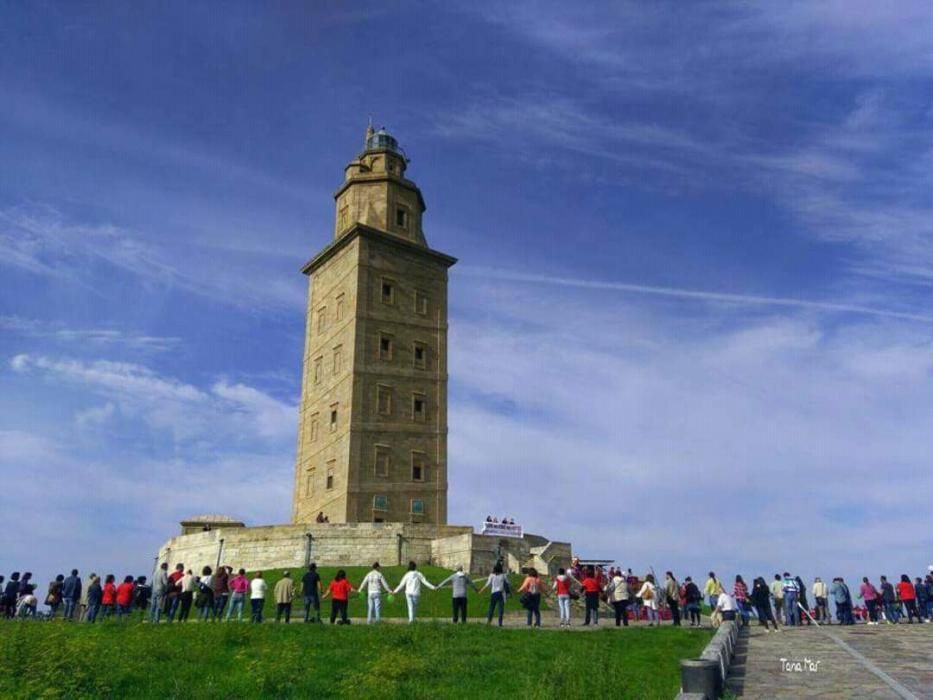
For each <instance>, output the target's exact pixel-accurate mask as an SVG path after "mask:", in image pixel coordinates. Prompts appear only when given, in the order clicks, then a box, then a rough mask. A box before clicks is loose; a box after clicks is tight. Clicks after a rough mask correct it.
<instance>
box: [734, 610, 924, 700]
mask: <svg viewBox="0 0 933 700" xmlns="http://www.w3.org/2000/svg"><path fill="white" fill-rule="evenodd" d="M736 651H737V653H736V658H735V662H734V663H733V665H732V668H730V669H729V677H728V678H727V679H726V687H727V689H728V690H729V691H731V692H732V693H734V694H735V695H737V696H739V697H742V698H755V699H756V700H764V699H765V698H768V699H770V698H895V699H896V698H903V699H905V700H911V699H914V698H933V624H929V625H926V624H913V625H907V624H898V625H878V626H872V627H869V626H867V625H855V626H848V627H840V626H835V625H833V626H830V627H823V628H820V629H817V628H816V627H792V628H786V627H782V628H781V631H780V632H770V633H767V634H766V633H765V632H764V630H763V629H761V628H759V627H757V626H753V627H751V628H749V632H748V634H747V635H745V634H743V635H742V636H741V637H740V640H739V644H738V646H737V650H736ZM782 660H783V661H782Z"/></svg>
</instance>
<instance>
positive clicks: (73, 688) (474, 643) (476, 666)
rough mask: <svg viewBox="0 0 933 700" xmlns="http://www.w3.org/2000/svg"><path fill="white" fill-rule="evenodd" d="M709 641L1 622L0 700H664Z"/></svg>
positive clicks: (705, 634)
mask: <svg viewBox="0 0 933 700" xmlns="http://www.w3.org/2000/svg"><path fill="white" fill-rule="evenodd" d="M711 634H712V632H711V631H709V630H692V629H689V628H686V629H685V628H674V627H661V628H629V629H622V630H617V629H601V630H598V631H592V632H574V631H566V630H564V631H560V630H530V629H525V628H504V629H499V628H497V627H487V626H486V625H465V626H459V627H455V626H454V625H450V624H441V623H430V622H425V623H422V624H418V625H414V626H409V625H395V624H384V625H381V626H378V627H367V626H365V625H351V626H349V627H341V626H331V625H304V624H300V625H295V624H292V625H287V626H286V625H274V624H268V625H247V624H243V625H234V624H231V625H223V624H188V625H157V626H156V625H141V624H123V625H120V624H116V623H112V622H107V623H105V624H98V625H87V624H80V625H78V624H64V623H62V622H56V623H51V624H50V623H44V622H29V621H11V622H5V621H4V622H0V658H3V659H5V660H6V661H7V662H8V663H6V664H5V667H6V668H5V670H4V672H3V673H2V674H0V697H3V698H122V697H134V698H149V697H160V698H185V699H186V700H187V699H192V698H193V699H197V698H231V697H234V698H290V697H295V698H299V697H300V698H306V697H323V698H353V699H354V700H358V699H359V698H365V697H378V698H380V699H382V698H406V699H407V698H432V699H433V698H458V699H462V698H464V697H476V698H478V697H490V696H493V695H496V696H500V697H505V696H510V697H515V698H523V699H524V698H561V699H562V700H564V699H566V698H577V697H583V696H586V697H600V696H606V697H609V696H611V697H617V698H639V699H642V698H665V700H666V699H667V698H671V697H673V696H674V695H675V694H676V692H677V689H678V687H679V685H680V675H679V667H678V660H679V659H681V658H686V657H695V656H696V655H698V654H699V652H700V651H701V649H702V648H703V646H704V645H705V644H706V643H707V642H708V640H709V637H710V635H711Z"/></svg>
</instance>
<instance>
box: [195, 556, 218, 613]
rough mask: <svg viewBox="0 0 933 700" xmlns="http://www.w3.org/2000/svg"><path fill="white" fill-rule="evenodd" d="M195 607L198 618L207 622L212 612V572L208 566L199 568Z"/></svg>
mask: <svg viewBox="0 0 933 700" xmlns="http://www.w3.org/2000/svg"><path fill="white" fill-rule="evenodd" d="M195 607H197V609H198V619H199V620H201V621H202V622H208V621H209V620H210V619H211V616H212V615H213V614H214V572H213V571H212V570H211V567H209V566H205V567H204V568H203V569H201V578H200V579H198V593H197V598H196V600H195Z"/></svg>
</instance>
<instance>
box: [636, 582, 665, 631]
mask: <svg viewBox="0 0 933 700" xmlns="http://www.w3.org/2000/svg"><path fill="white" fill-rule="evenodd" d="M635 597H637V598H641V600H642V605H644V607H645V612H646V613H647V615H648V626H649V627H651V625H657V626H658V627H660V626H661V614H660V613H659V612H658V587H657V586H656V585H654V575H653V574H648V575H647V576H645V582H644V583H643V584H641V589H640V590H639V591H638V593H636V594H635Z"/></svg>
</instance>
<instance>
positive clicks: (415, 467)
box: [411, 452, 425, 481]
mask: <svg viewBox="0 0 933 700" xmlns="http://www.w3.org/2000/svg"><path fill="white" fill-rule="evenodd" d="M411 480H412V481H424V480H425V459H424V455H423V454H420V453H418V452H413V453H412V455H411Z"/></svg>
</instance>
